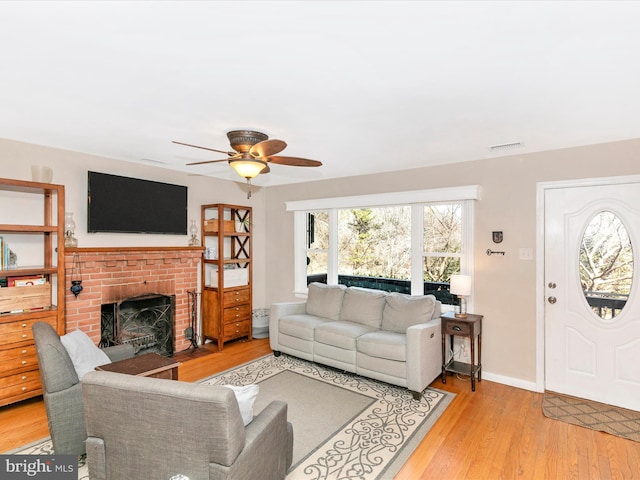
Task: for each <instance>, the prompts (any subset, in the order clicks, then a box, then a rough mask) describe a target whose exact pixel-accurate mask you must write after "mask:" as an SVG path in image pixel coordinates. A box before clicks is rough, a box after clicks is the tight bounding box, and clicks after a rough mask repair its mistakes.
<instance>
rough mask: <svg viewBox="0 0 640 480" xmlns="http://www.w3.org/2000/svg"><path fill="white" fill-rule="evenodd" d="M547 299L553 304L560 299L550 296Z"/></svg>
mask: <svg viewBox="0 0 640 480" xmlns="http://www.w3.org/2000/svg"><path fill="white" fill-rule="evenodd" d="M547 300H548V301H549V303H550V304H551V305H553V304H554V303H556V302H557V301H558V299H557V298H556V297H549V298H548V299H547Z"/></svg>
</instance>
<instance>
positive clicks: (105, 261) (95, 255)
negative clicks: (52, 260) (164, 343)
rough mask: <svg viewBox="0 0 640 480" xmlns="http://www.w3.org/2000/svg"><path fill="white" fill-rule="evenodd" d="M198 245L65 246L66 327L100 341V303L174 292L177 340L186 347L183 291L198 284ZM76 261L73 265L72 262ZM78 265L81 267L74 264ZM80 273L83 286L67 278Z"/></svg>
mask: <svg viewBox="0 0 640 480" xmlns="http://www.w3.org/2000/svg"><path fill="white" fill-rule="evenodd" d="M202 250H203V249H202V247H89V248H70V249H67V250H66V251H65V269H66V277H67V278H66V284H65V307H66V329H67V332H70V331H73V330H76V329H80V330H82V331H84V332H85V333H86V334H87V335H89V336H90V337H91V339H92V340H94V342H95V343H96V345H97V344H98V343H99V342H100V321H101V307H102V305H103V304H109V303H114V302H119V301H122V300H126V299H128V298H133V297H139V296H141V295H147V294H160V295H175V316H174V327H175V345H174V351H176V352H179V351H181V350H184V349H186V348H188V347H189V345H190V341H189V340H187V339H186V338H185V336H184V330H185V329H186V328H187V327H188V326H189V323H190V319H191V305H190V301H189V296H188V295H187V292H188V291H190V290H193V291H196V290H198V272H199V264H200V259H201V258H202ZM74 264H75V265H76V266H75V267H74ZM78 266H79V268H77V267H78ZM80 277H81V279H82V287H83V290H82V292H81V293H80V294H79V295H78V296H77V297H76V296H75V295H74V294H73V293H71V290H70V287H71V281H72V280H78V279H80Z"/></svg>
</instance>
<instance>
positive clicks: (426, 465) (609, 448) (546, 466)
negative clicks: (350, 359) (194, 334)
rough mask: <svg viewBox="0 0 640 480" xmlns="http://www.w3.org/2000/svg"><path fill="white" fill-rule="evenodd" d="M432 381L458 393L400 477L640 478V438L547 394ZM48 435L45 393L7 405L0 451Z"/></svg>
mask: <svg viewBox="0 0 640 480" xmlns="http://www.w3.org/2000/svg"><path fill="white" fill-rule="evenodd" d="M270 352H271V350H270V348H269V342H268V340H253V341H252V342H246V341H240V342H234V343H231V344H228V345H226V346H225V348H224V350H223V351H222V352H218V351H217V350H216V348H215V347H214V346H213V345H212V344H207V345H206V351H203V349H199V350H198V351H193V350H192V351H189V352H183V353H179V354H177V355H176V356H177V357H178V358H179V360H180V361H181V362H183V364H182V365H181V366H180V367H179V372H178V375H179V378H180V380H183V381H189V382H190V381H196V380H199V379H201V378H205V377H207V376H210V375H213V374H215V373H218V372H222V371H224V370H227V369H229V368H232V367H234V366H235V365H240V364H242V363H245V362H248V361H251V360H253V359H254V358H258V357H261V356H263V355H266V354H268V353H270ZM205 353H208V354H206V355H205ZM432 386H433V387H435V388H438V389H442V390H447V391H449V392H453V393H455V394H456V397H455V398H454V399H453V401H452V402H451V405H449V407H448V408H447V410H446V411H445V412H444V414H443V415H442V416H441V418H440V419H439V420H438V421H437V422H436V424H435V425H434V426H433V428H432V429H431V430H430V431H429V433H428V434H427V435H426V436H425V437H424V439H423V440H422V442H421V443H420V445H419V447H418V448H417V449H416V451H415V452H414V453H413V455H412V456H411V457H410V458H409V460H408V461H407V463H406V464H405V465H404V467H403V468H402V469H401V470H400V472H399V473H398V475H396V477H395V479H396V480H416V479H427V478H428V479H446V480H449V479H473V478H478V479H515V478H523V479H580V480H582V479H598V480H604V479H633V478H640V443H637V442H633V441H631V440H624V439H622V438H619V437H615V436H613V435H608V434H606V433H602V432H596V431H593V430H588V429H585V428H581V427H577V426H573V425H569V424H565V423H562V422H559V421H556V420H550V419H548V418H546V417H545V416H544V415H543V414H542V407H541V403H542V394H539V393H534V392H529V391H526V390H520V389H517V388H513V387H508V386H505V385H501V384H498V383H492V382H488V381H486V380H483V381H482V382H480V383H476V391H475V392H471V388H470V385H469V381H468V380H461V379H459V378H456V377H447V383H446V384H445V385H443V384H442V382H441V381H440V379H436V380H435V381H434V382H433V384H432ZM48 434H49V432H48V430H47V420H46V415H45V411H44V406H43V403H42V399H41V398H38V399H32V400H28V401H25V402H21V403H18V404H14V405H8V406H6V407H2V408H0V452H6V451H8V450H11V449H13V448H16V447H19V446H21V445H24V444H26V443H29V442H32V441H35V440H39V439H40V438H43V437H46V436H48Z"/></svg>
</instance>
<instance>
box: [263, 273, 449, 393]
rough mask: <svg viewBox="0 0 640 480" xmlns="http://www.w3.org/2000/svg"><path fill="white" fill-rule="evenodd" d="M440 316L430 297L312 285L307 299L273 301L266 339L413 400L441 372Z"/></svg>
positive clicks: (278, 347) (280, 348) (278, 349)
mask: <svg viewBox="0 0 640 480" xmlns="http://www.w3.org/2000/svg"><path fill="white" fill-rule="evenodd" d="M440 314H441V304H440V302H439V301H437V300H436V299H435V297H434V296H433V295H419V296H410V295H403V294H398V293H387V292H383V291H380V290H371V289H364V288H357V287H349V288H347V287H345V286H344V285H325V284H321V283H311V284H310V285H309V294H308V297H307V300H306V301H301V302H286V303H274V304H273V305H272V306H271V312H270V318H269V339H270V345H271V349H272V350H273V351H274V353H275V355H279V354H280V352H284V353H286V354H288V355H293V356H296V357H299V358H304V359H306V360H310V361H312V362H317V363H322V364H324V365H329V366H331V367H335V368H339V369H341V370H345V371H347V372H352V373H356V374H358V375H362V376H366V377H370V378H374V379H376V380H381V381H383V382H387V383H391V384H394V385H399V386H401V387H406V388H407V389H409V390H411V391H412V392H413V396H414V398H416V399H417V398H419V397H420V395H421V393H422V391H423V390H424V389H425V388H426V387H427V386H428V385H429V384H430V383H431V382H432V381H433V380H434V379H435V378H436V377H437V376H438V375H440V374H441V372H442V336H441V333H440Z"/></svg>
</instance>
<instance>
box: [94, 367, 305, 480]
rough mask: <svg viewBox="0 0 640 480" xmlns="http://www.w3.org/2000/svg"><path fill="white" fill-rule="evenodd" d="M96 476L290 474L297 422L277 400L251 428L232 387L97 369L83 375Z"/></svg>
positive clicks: (278, 478)
mask: <svg viewBox="0 0 640 480" xmlns="http://www.w3.org/2000/svg"><path fill="white" fill-rule="evenodd" d="M82 394H83V397H84V404H85V415H86V420H87V432H88V438H87V463H88V465H89V476H90V478H91V479H92V480H108V479H112V480H119V479H131V480H136V479H144V478H147V479H168V478H170V477H171V478H173V476H174V475H179V474H182V475H186V476H187V477H188V478H190V479H192V480H196V479H199V480H201V479H219V480H223V479H238V480H248V479H258V478H260V479H265V480H283V479H284V478H285V475H286V472H287V471H288V469H289V467H290V466H291V461H292V455H293V428H292V426H291V424H290V423H289V422H287V404H286V403H285V402H282V401H273V402H271V403H270V404H269V405H267V406H266V407H265V408H264V409H263V410H262V411H261V412H260V413H259V414H258V415H257V416H255V417H253V420H252V421H251V422H250V423H249V424H248V425H247V426H246V427H245V426H244V424H243V420H242V416H241V413H240V409H239V407H238V402H237V401H236V396H235V395H234V393H233V391H232V390H230V389H229V388H225V387H221V386H213V385H200V384H196V383H185V382H179V381H170V380H162V379H158V378H148V377H138V376H134V375H122V374H118V373H112V372H102V371H95V372H90V373H87V374H86V375H85V376H84V377H83V379H82Z"/></svg>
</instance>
